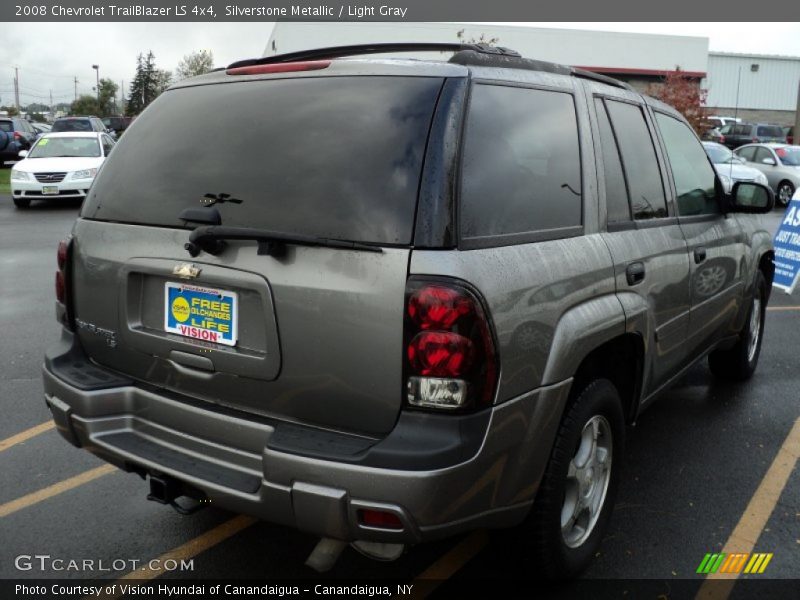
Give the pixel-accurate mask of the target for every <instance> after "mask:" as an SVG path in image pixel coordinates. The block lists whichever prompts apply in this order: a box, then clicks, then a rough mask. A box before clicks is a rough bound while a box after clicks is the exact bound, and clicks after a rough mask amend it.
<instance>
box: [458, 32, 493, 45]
mask: <svg viewBox="0 0 800 600" xmlns="http://www.w3.org/2000/svg"><path fill="white" fill-rule="evenodd" d="M465 32H466V30H465V29H459V30H458V31H457V32H456V37H457V38H458V41H459V42H461V43H462V44H486V45H487V46H496V45H497V42H499V41H500V38H499V37H486V34H485V33H481V35H480V37H478V38H476V37H471V38H469V39H467V37H466V34H465Z"/></svg>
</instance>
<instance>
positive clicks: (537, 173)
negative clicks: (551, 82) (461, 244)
mask: <svg viewBox="0 0 800 600" xmlns="http://www.w3.org/2000/svg"><path fill="white" fill-rule="evenodd" d="M462 176H463V178H462V184H461V208H462V214H461V234H462V237H464V238H481V237H487V236H510V235H514V234H521V233H528V232H533V231H543V230H548V229H559V228H564V227H571V226H578V225H580V224H581V158H580V147H579V145H578V123H577V121H576V116H575V104H574V101H573V99H572V95H570V94H568V93H564V92H555V91H544V90H534V89H526V88H518V87H505V86H499V85H476V86H475V88H474V90H473V92H472V98H471V100H470V109H469V117H468V119H467V129H466V134H465V144H464V159H463V163H462ZM509 241H514V240H513V239H512V240H509Z"/></svg>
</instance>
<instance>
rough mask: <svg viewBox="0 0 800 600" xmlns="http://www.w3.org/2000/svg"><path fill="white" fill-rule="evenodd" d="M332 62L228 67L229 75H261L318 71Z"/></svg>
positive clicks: (311, 61)
mask: <svg viewBox="0 0 800 600" xmlns="http://www.w3.org/2000/svg"><path fill="white" fill-rule="evenodd" d="M330 64H331V61H329V60H305V61H297V62H285V63H273V64H268V65H248V66H246V67H234V68H232V69H227V70H226V71H225V73H226V74H227V75H260V74H262V73H290V72H292V71H317V70H319V69H325V68H327V67H328V66H329V65H330Z"/></svg>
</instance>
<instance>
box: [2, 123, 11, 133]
mask: <svg viewBox="0 0 800 600" xmlns="http://www.w3.org/2000/svg"><path fill="white" fill-rule="evenodd" d="M0 131H5V132H6V133H11V132H12V131H14V123H12V122H11V121H0Z"/></svg>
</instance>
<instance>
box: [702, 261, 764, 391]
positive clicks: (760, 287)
mask: <svg viewBox="0 0 800 600" xmlns="http://www.w3.org/2000/svg"><path fill="white" fill-rule="evenodd" d="M766 308H767V282H766V280H765V279H764V274H763V273H762V272H761V271H759V272H758V275H757V276H756V283H755V290H754V293H753V299H752V300H751V301H750V308H749V309H748V311H747V318H746V319H745V326H744V329H743V330H742V332H741V333H740V334H739V340H738V341H737V342H736V345H734V346H733V348H730V349H729V350H715V351H714V352H712V353H711V354H709V355H708V366H709V368H710V369H711V372H712V373H713V374H714V376H715V377H718V378H719V379H726V380H729V381H745V380H746V379H750V378H751V377H752V376H753V373H755V370H756V367H757V366H758V357H759V355H760V354H761V341H762V340H763V339H764V315H765V314H766Z"/></svg>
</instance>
